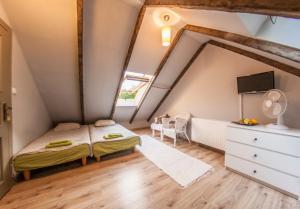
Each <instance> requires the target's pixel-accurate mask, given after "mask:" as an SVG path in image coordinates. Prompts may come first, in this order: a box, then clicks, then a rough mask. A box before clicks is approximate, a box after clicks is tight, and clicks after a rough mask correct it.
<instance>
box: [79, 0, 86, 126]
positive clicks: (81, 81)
mask: <svg viewBox="0 0 300 209" xmlns="http://www.w3.org/2000/svg"><path fill="white" fill-rule="evenodd" d="M77 40H78V70H79V98H80V111H81V123H83V124H85V116H84V94H83V0H77Z"/></svg>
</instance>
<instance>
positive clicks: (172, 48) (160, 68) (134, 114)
mask: <svg viewBox="0 0 300 209" xmlns="http://www.w3.org/2000/svg"><path fill="white" fill-rule="evenodd" d="M183 32H184V29H183V28H181V29H180V30H179V31H178V32H177V33H176V36H175V38H174V39H173V41H172V43H171V46H169V48H168V50H167V52H166V54H165V55H164V57H163V59H162V60H161V62H160V64H159V66H158V68H157V69H156V71H155V73H154V75H153V78H152V79H151V81H150V83H149V85H148V87H147V89H146V91H145V93H144V95H143V97H142V98H141V101H140V103H139V104H138V106H137V108H136V109H135V111H134V113H133V115H132V117H131V119H130V121H129V123H132V122H133V120H134V118H135V116H136V115H137V113H138V112H139V110H140V109H141V106H142V105H143V103H144V101H145V99H146V97H147V95H148V94H149V92H150V89H151V87H152V85H153V84H154V82H155V81H156V79H157V77H158V75H159V73H160V72H161V70H162V69H163V67H164V66H165V64H166V62H167V61H168V59H169V57H170V55H171V54H172V52H173V50H174V48H175V46H176V45H177V43H178V41H179V40H180V38H181V36H182V34H183Z"/></svg>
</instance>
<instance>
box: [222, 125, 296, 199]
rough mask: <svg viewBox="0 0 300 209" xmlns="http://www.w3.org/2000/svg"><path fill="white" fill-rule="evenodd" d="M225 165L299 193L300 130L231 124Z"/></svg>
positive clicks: (275, 186) (290, 191) (228, 128)
mask: <svg viewBox="0 0 300 209" xmlns="http://www.w3.org/2000/svg"><path fill="white" fill-rule="evenodd" d="M225 166H226V167H227V168H230V169H233V170H235V171H238V172H239V173H243V174H245V175H247V176H249V177H251V178H254V179H257V180H259V181H260V182H264V183H266V184H268V185H271V186H272V187H274V188H278V189H280V190H281V191H284V192H286V193H288V194H290V195H292V196H294V197H296V198H298V199H299V197H300V131H299V130H272V129H267V128H265V127H264V126H255V127H244V126H239V125H234V124H231V125H229V126H228V127H227V133H226V155H225Z"/></svg>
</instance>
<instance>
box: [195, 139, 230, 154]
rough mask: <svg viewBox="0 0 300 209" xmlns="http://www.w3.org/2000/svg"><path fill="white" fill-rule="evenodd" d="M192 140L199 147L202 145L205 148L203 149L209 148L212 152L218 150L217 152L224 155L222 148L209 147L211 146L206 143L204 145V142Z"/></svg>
mask: <svg viewBox="0 0 300 209" xmlns="http://www.w3.org/2000/svg"><path fill="white" fill-rule="evenodd" d="M193 142H194V143H196V144H198V145H199V146H200V147H203V148H205V149H209V150H212V151H214V152H218V153H220V154H223V155H225V151H224V150H220V149H218V148H215V147H211V146H208V145H206V144H202V143H199V142H195V141H193Z"/></svg>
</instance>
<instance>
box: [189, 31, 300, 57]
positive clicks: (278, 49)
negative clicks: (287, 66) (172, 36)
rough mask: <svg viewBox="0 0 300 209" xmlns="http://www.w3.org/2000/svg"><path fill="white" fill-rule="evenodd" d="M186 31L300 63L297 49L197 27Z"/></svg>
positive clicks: (299, 52)
mask: <svg viewBox="0 0 300 209" xmlns="http://www.w3.org/2000/svg"><path fill="white" fill-rule="evenodd" d="M184 29H185V30H188V31H192V32H196V33H201V34H204V35H208V36H213V37H216V38H221V39H224V40H226V41H231V42H235V43H238V44H241V45H244V46H247V47H251V48H253V49H258V50H260V51H264V52H267V53H271V54H274V55H277V56H280V57H283V58H285V59H289V60H292V61H295V62H298V63H300V49H297V48H293V47H290V46H285V45H282V44H279V43H274V42H270V41H266V40H260V39H255V38H251V37H247V36H243V35H239V34H235V33H230V32H225V31H221V30H216V29H211V28H205V27H201V26H196V25H186V26H185V27H184Z"/></svg>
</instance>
